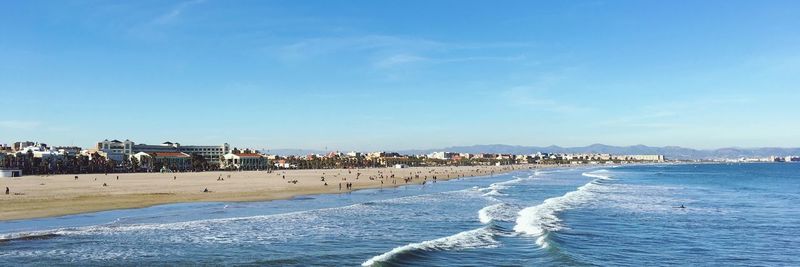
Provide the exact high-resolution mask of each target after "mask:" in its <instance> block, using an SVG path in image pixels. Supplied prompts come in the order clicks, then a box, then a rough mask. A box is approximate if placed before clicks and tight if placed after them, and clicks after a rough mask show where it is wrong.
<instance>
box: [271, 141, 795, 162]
mask: <svg viewBox="0 0 800 267" xmlns="http://www.w3.org/2000/svg"><path fill="white" fill-rule="evenodd" d="M435 151H448V152H458V153H503V154H533V153H537V152H542V153H608V154H615V155H642V154H660V155H664V156H665V157H666V158H668V159H682V160H687V159H688V160H691V159H721V158H741V157H769V156H800V148H779V147H763V148H735V147H731V148H720V149H713V150H701V149H692V148H685V147H679V146H665V147H652V146H645V145H635V146H609V145H603V144H593V145H589V146H583V147H560V146H546V147H538V146H514V145H502V144H494V145H473V146H452V147H445V148H438V149H416V150H401V151H396V152H399V153H401V154H408V155H420V154H429V153H431V152H435ZM262 152H263V153H267V154H277V155H282V156H286V155H308V154H326V153H328V152H329V151H323V150H310V149H272V150H263V151H262ZM362 152H368V151H362Z"/></svg>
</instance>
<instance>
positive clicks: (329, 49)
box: [278, 35, 444, 59]
mask: <svg viewBox="0 0 800 267" xmlns="http://www.w3.org/2000/svg"><path fill="white" fill-rule="evenodd" d="M443 46H444V44H443V43H440V42H436V41H432V40H427V39H421V38H413V37H401V36H392V35H363V36H349V37H328V38H311V39H306V40H302V41H298V42H295V43H292V44H289V45H285V46H282V47H280V48H279V49H278V50H279V53H280V55H281V56H282V57H283V58H286V59H305V58H310V57H315V56H322V55H327V54H332V53H340V52H346V51H352V52H373V53H402V52H414V51H424V50H430V49H436V48H441V47H443Z"/></svg>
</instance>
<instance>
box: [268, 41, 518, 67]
mask: <svg viewBox="0 0 800 267" xmlns="http://www.w3.org/2000/svg"><path fill="white" fill-rule="evenodd" d="M527 46H529V44H526V43H504V42H497V43H483V44H482V43H449V42H441V41H437V40H431V39H426V38H417V37H409V36H396V35H360V36H346V37H325V38H310V39H305V40H301V41H297V42H294V43H291V44H287V45H283V46H279V47H271V48H269V49H270V50H271V51H277V55H278V57H279V58H281V59H284V60H288V61H296V60H310V59H314V58H315V57H324V56H328V55H336V54H343V53H345V54H346V53H352V54H356V55H358V56H361V57H363V58H364V59H365V60H366V61H367V63H368V64H371V66H372V67H375V68H390V67H397V66H404V65H409V64H416V63H428V64H446V63H461V62H472V61H509V62H510V61H522V60H526V59H527V57H526V56H524V55H514V56H492V55H489V56H486V55H485V54H486V51H484V50H486V49H497V48H508V49H511V48H523V47H527ZM454 51H458V53H455V54H458V55H457V56H454V55H452V54H453V52H454Z"/></svg>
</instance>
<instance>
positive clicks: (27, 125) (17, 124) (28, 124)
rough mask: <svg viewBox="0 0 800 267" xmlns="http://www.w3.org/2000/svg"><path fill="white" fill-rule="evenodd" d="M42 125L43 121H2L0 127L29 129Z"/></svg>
mask: <svg viewBox="0 0 800 267" xmlns="http://www.w3.org/2000/svg"><path fill="white" fill-rule="evenodd" d="M40 125H42V123H40V122H38V121H14V120H8V121H0V128H6V129H16V130H29V129H34V128H37V127H39V126H40Z"/></svg>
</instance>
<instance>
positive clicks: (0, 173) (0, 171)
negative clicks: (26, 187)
mask: <svg viewBox="0 0 800 267" xmlns="http://www.w3.org/2000/svg"><path fill="white" fill-rule="evenodd" d="M20 176H22V171H21V170H19V169H5V168H0V177H20Z"/></svg>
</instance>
